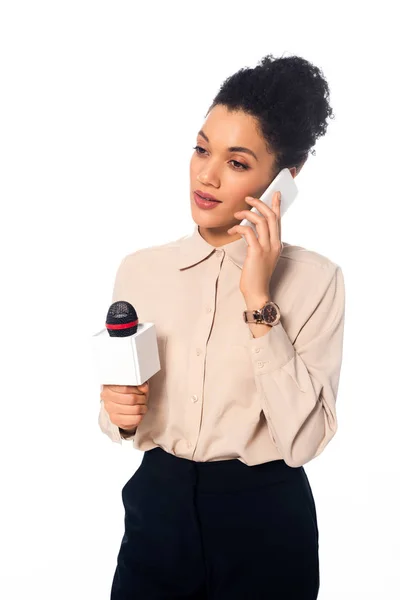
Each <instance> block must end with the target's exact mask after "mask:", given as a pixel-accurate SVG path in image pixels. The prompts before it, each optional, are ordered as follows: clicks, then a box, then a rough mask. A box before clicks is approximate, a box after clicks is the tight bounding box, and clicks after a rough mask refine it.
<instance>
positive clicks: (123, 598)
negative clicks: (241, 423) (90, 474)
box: [111, 447, 319, 600]
mask: <svg viewBox="0 0 400 600" xmlns="http://www.w3.org/2000/svg"><path fill="white" fill-rule="evenodd" d="M122 501H123V505H124V508H125V532H124V536H123V538H122V543H121V548H120V550H119V554H118V559H117V567H116V570H115V574H114V579H113V582H112V589H111V600H184V599H185V600H206V599H207V600H236V599H238V600H239V598H240V600H261V599H263V600H315V599H316V598H317V596H318V590H319V558H318V526H317V515H316V510H315V503H314V498H313V495H312V491H311V488H310V485H309V482H308V478H307V475H306V473H305V471H304V468H303V467H297V468H292V467H289V466H288V465H287V464H286V463H285V462H284V461H283V460H274V461H272V462H266V463H263V464H259V465H254V466H252V467H249V466H247V465H245V464H244V463H242V462H241V461H239V460H237V459H233V460H222V461H215V462H195V461H191V460H188V459H185V458H179V457H177V456H175V455H173V454H170V453H168V452H165V451H164V450H163V449H162V448H160V447H156V448H153V449H152V450H148V451H146V452H144V454H143V459H142V463H141V465H140V467H139V468H138V469H137V471H136V472H135V473H134V475H133V476H132V477H131V479H129V481H128V482H127V483H126V484H125V485H124V487H123V489H122Z"/></svg>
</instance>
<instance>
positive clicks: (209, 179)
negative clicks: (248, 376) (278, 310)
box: [100, 105, 299, 434]
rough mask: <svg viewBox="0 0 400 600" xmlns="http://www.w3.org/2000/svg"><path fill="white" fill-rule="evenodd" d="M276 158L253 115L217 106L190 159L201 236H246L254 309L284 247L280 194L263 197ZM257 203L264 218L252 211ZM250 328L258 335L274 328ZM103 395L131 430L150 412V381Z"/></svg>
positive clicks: (248, 293)
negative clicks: (205, 196) (202, 202)
mask: <svg viewBox="0 0 400 600" xmlns="http://www.w3.org/2000/svg"><path fill="white" fill-rule="evenodd" d="M230 147H240V148H241V150H230V149H229V148H230ZM274 158H275V156H274V154H272V153H271V152H269V151H268V149H267V148H266V144H265V140H264V138H263V136H262V135H261V132H260V131H259V129H258V127H257V120H256V119H255V118H254V117H252V116H251V115H247V114H246V113H244V112H243V111H241V110H237V111H234V112H230V111H228V110H227V108H226V107H224V106H222V105H217V106H215V107H214V108H213V109H212V110H211V111H210V112H209V114H208V116H207V118H206V120H205V121H204V123H203V125H202V127H201V129H200V131H199V133H198V134H197V140H196V146H195V147H194V152H193V155H192V158H191V160H190V204H191V212H192V218H193V220H194V222H195V223H196V224H197V225H198V226H199V233H200V235H201V236H202V237H203V238H204V239H205V240H206V241H207V242H208V243H209V244H211V245H212V246H215V247H218V246H223V245H225V244H228V243H230V242H233V241H235V240H237V239H239V238H240V237H241V235H242V234H243V235H244V236H245V238H246V241H247V244H248V246H247V256H246V259H245V262H244V265H243V269H242V274H241V279H240V291H241V292H242V294H243V296H244V299H245V301H246V305H247V307H248V308H249V309H255V308H260V307H261V306H262V305H263V304H264V302H265V301H266V300H267V299H270V291H269V285H270V281H271V277H272V274H273V272H274V270H275V267H276V264H277V262H278V259H279V256H280V253H281V247H282V246H281V216H280V194H279V193H276V194H275V196H274V199H273V203H272V209H271V208H269V207H268V206H266V205H265V204H264V203H263V202H261V201H260V200H259V198H260V196H261V195H262V194H263V193H264V191H265V190H266V189H267V187H268V186H269V184H270V183H271V182H272V180H273V179H274V177H275V175H276V174H275V173H274V171H273V164H274ZM289 170H290V172H291V174H292V176H293V177H296V175H297V174H298V172H299V171H297V170H296V167H292V168H291V169H289ZM195 190H200V191H203V192H208V193H209V194H212V195H213V196H215V197H216V198H217V199H218V200H220V201H221V204H219V205H218V206H217V207H216V208H214V209H213V210H202V209H201V208H199V207H198V206H197V205H196V203H195V201H194V195H193V192H194V191H195ZM253 206H255V207H256V208H257V209H258V210H259V211H260V213H261V215H262V216H260V215H256V214H254V213H253V212H250V210H251V208H252V207H253ZM244 218H247V219H248V220H249V221H251V222H252V223H255V224H256V229H257V236H258V238H257V236H256V235H255V233H254V231H253V230H252V228H251V227H249V226H241V225H239V223H240V222H241V221H242V220H243V219H244ZM249 326H250V329H251V331H252V333H253V335H257V336H258V335H262V334H263V333H264V331H265V329H264V327H266V328H268V327H269V326H263V325H258V324H257V325H254V324H249ZM100 397H101V398H102V400H103V401H104V407H105V409H106V411H107V412H108V414H109V416H110V420H111V421H112V422H113V423H114V424H115V425H117V426H118V427H120V428H121V429H124V431H126V433H127V434H129V433H134V431H135V430H136V428H137V426H138V425H139V423H140V422H141V420H142V419H143V417H144V415H145V414H146V412H147V401H148V397H149V382H146V383H144V384H142V385H140V386H118V385H104V386H103V390H102V392H101V394H100Z"/></svg>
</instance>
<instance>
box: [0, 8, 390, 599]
mask: <svg viewBox="0 0 400 600" xmlns="http://www.w3.org/2000/svg"><path fill="white" fill-rule="evenodd" d="M277 4H279V7H278V8H277ZM395 7H396V3H394V2H382V1H381V2H379V3H377V4H372V3H371V4H370V3H365V2H346V3H343V5H341V4H340V3H339V4H336V5H334V4H332V3H327V4H324V3H321V2H313V3H311V2H308V3H307V2H302V3H299V2H292V3H290V2H284V3H276V2H265V1H263V2H235V1H229V2H215V3H211V2H206V1H202V2H151V3H148V4H147V3H137V2H102V1H99V0H96V2H94V1H93V2H89V1H85V0H79V2H77V1H73V0H69V1H68V2H66V1H64V2H62V1H60V0H59V1H56V2H54V1H53V2H50V1H49V2H43V1H37V2H18V1H17V0H13V1H12V2H9V3H6V2H2V3H1V9H0V10H1V12H0V60H1V67H0V68H1V71H0V85H1V93H0V119H1V131H0V147H1V156H0V168H1V176H0V185H1V190H0V191H1V216H2V219H1V240H0V243H1V261H2V264H1V283H2V286H1V287H2V291H1V315H2V327H1V350H2V369H1V403H2V412H1V426H0V444H1V448H0V450H1V490H2V491H1V510H0V519H1V520H0V531H1V535H0V545H1V546H0V564H1V569H0V596H1V597H2V598H5V599H7V600H14V599H17V598H18V599H20V598H25V597H29V598H40V599H41V600H54V599H55V598H57V600H71V598H74V600H86V599H88V598H90V599H96V600H107V599H108V598H109V593H110V586H111V581H112V577H113V574H114V570H115V565H116V558H117V553H118V550H119V546H120V542H121V538H122V535H123V505H122V500H121V489H122V487H123V485H124V483H125V482H126V481H127V480H128V479H129V478H130V477H131V476H132V474H133V473H134V471H135V470H136V468H137V467H138V466H139V464H140V461H141V459H142V453H141V452H138V451H135V450H132V447H131V446H129V445H124V446H123V447H121V446H120V445H119V444H116V443H112V442H111V440H110V439H109V438H108V437H107V436H106V435H104V434H103V433H102V432H101V431H100V429H99V427H98V424H97V417H98V410H99V402H100V398H99V386H98V383H97V381H96V380H95V377H94V373H93V369H92V364H91V354H90V351H91V346H90V343H91V336H92V334H93V333H94V332H96V331H98V330H99V329H100V328H101V327H102V326H103V323H104V320H105V316H106V312H107V310H108V307H109V305H110V301H111V293H112V286H113V282H114V277H115V273H116V269H117V266H118V265H119V263H120V261H121V259H122V258H123V257H124V256H125V255H126V254H128V253H130V252H133V251H135V250H136V249H138V248H142V247H147V246H151V245H153V244H161V243H164V242H168V241H170V240H173V239H176V238H178V237H181V236H183V235H185V234H186V233H189V232H191V230H192V227H193V221H192V218H191V213H190V198H189V160H190V157H191V155H192V152H193V149H192V148H193V146H194V145H195V140H196V134H197V131H198V130H199V129H200V127H201V125H202V123H203V122H204V116H205V113H206V110H207V108H208V106H209V105H210V103H211V101H212V99H213V97H214V96H215V94H216V93H217V91H218V89H219V86H220V85H221V83H222V81H223V80H224V79H225V78H226V77H228V76H229V75H231V74H232V73H234V72H235V71H236V70H238V69H239V68H241V67H244V66H252V67H254V66H255V65H256V63H257V62H258V61H259V60H260V59H261V58H262V57H263V56H265V55H266V54H269V53H272V54H274V55H275V56H278V55H282V54H284V55H285V56H289V55H291V54H298V55H300V56H303V57H304V58H306V59H308V60H310V61H311V62H313V63H314V64H316V65H317V66H319V67H320V68H321V69H322V71H323V73H324V75H325V76H326V78H327V80H328V83H329V85H330V89H331V99H330V101H331V105H332V108H333V111H334V114H335V119H334V120H330V121H329V125H328V131H327V134H326V136H325V137H323V138H321V139H320V140H318V141H317V144H316V146H315V149H316V156H310V157H309V159H308V161H307V163H306V166H305V167H304V169H303V171H302V172H301V173H300V175H299V176H298V178H297V179H296V183H297V184H298V186H299V188H300V194H299V196H298V199H297V200H296V202H295V203H294V205H293V206H292V207H291V209H290V210H289V211H288V213H287V214H286V215H285V216H284V218H283V220H282V239H283V240H284V241H286V242H289V243H291V244H298V245H301V246H303V247H306V248H309V249H311V250H314V251H317V252H320V253H321V254H323V255H326V256H328V257H329V258H330V259H331V260H333V261H334V262H336V263H337V264H339V265H340V266H341V267H342V269H343V273H344V277H345V285H346V327H345V344H344V356H343V366H342V374H341V381H340V387H339V397H338V401H337V410H338V419H339V430H338V433H337V434H336V436H335V438H334V439H333V440H332V442H331V443H330V444H329V446H328V447H327V448H326V450H325V451H324V452H323V454H322V455H321V456H320V457H318V458H317V459H315V461H312V462H311V463H308V464H307V465H306V467H305V468H306V472H307V474H308V476H309V479H310V482H311V486H312V489H313V492H314V497H315V500H316V504H317V512H318V518H319V528H320V563H321V587H320V595H319V599H320V600H337V599H338V598H340V600H358V599H360V600H367V599H371V600H372V599H374V600H376V599H377V598H382V599H385V600H395V599H398V598H399V597H400V581H399V569H398V565H399V560H400V547H399V534H400V528H399V524H400V523H399V516H398V515H399V512H398V506H399V504H400V497H399V493H398V481H399V474H400V467H399V451H398V419H399V400H400V394H399V372H400V369H399V354H400V352H399V334H400V328H399V300H400V298H399V285H398V277H399V269H398V258H399V244H398V237H399V220H398V216H399V210H398V203H399V188H398V183H397V177H398V164H397V163H398V159H399V151H398V139H399V137H398V136H399V118H398V111H399V98H398V92H396V87H397V85H398V72H399V66H398V65H399V44H398V31H397V27H396V19H395V18H394V10H395ZM391 11H393V12H391Z"/></svg>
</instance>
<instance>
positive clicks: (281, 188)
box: [240, 169, 298, 243]
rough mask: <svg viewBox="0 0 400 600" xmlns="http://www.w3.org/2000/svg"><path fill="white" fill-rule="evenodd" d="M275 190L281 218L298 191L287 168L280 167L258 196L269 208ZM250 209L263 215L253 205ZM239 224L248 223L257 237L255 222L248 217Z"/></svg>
mask: <svg viewBox="0 0 400 600" xmlns="http://www.w3.org/2000/svg"><path fill="white" fill-rule="evenodd" d="M275 192H280V193H281V218H282V217H283V215H284V214H285V212H286V211H287V209H288V208H289V206H290V205H291V204H292V202H293V201H294V199H295V198H296V196H297V193H298V188H297V185H296V183H295V181H294V178H293V177H292V174H291V172H290V171H289V169H282V170H281V171H280V172H279V173H278V175H277V176H276V177H275V179H273V180H272V181H271V183H270V184H269V186H268V187H267V189H266V190H265V192H264V193H263V194H262V196H261V198H260V200H261V202H264V204H266V205H267V206H269V208H272V199H273V197H274V194H275ZM250 210H251V211H252V212H255V213H256V214H257V215H260V216H264V215H261V213H260V211H259V210H257V208H256V207H255V206H253V207H252V208H251V209H250ZM240 225H249V226H250V227H251V228H252V229H253V231H254V233H255V234H256V236H257V237H258V235H257V228H256V224H255V223H252V222H251V221H249V220H248V219H243V221H241V223H240ZM242 237H243V238H244V239H245V240H246V238H245V236H244V235H243V234H242ZM246 243H247V240H246Z"/></svg>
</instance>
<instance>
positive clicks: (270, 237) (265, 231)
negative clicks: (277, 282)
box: [228, 192, 282, 299]
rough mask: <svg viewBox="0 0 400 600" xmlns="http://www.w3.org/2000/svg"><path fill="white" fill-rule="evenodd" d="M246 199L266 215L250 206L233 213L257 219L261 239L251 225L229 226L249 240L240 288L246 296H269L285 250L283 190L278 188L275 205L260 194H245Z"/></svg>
mask: <svg viewBox="0 0 400 600" xmlns="http://www.w3.org/2000/svg"><path fill="white" fill-rule="evenodd" d="M245 200H246V202H247V203H248V204H250V205H252V206H255V207H256V208H257V210H258V211H259V212H260V213H261V215H263V216H260V215H258V214H256V213H254V212H252V211H250V210H241V211H238V212H235V213H234V216H235V217H237V218H238V217H239V218H240V220H243V219H245V218H246V219H248V220H249V221H251V222H252V223H255V225H256V229H257V235H258V239H257V236H256V234H255V233H254V231H253V229H252V228H251V227H250V226H249V225H234V226H233V227H231V228H230V229H228V233H229V234H231V233H241V234H243V235H244V236H245V237H246V240H247V243H248V247H247V256H246V259H245V261H244V264H243V269H242V275H241V279H240V291H241V292H242V294H243V296H244V298H245V299H257V298H260V299H261V298H263V297H265V296H268V297H269V293H270V290H269V286H270V281H271V277H272V274H273V272H274V270H275V267H276V264H277V262H278V259H279V256H280V253H281V251H282V242H281V213H280V205H281V194H280V192H275V194H274V197H273V200H272V209H271V208H269V206H267V205H266V204H264V203H263V202H261V200H259V199H258V198H252V197H251V196H246V198H245Z"/></svg>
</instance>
